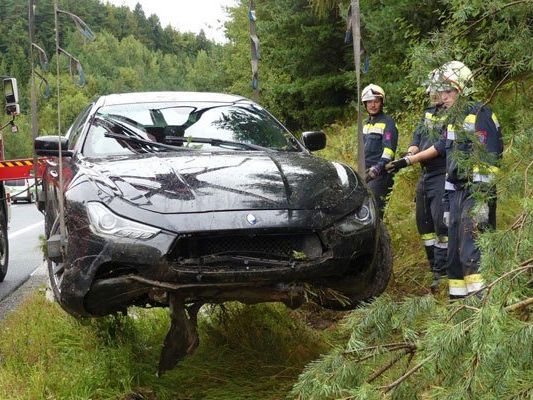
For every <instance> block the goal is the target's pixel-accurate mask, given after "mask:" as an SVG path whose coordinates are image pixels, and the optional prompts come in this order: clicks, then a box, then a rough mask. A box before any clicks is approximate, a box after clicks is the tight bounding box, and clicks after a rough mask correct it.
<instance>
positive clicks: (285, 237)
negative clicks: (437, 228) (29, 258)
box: [35, 92, 391, 316]
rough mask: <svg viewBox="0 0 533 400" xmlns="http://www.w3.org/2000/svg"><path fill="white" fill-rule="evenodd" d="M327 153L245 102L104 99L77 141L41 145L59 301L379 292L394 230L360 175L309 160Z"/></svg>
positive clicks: (99, 307) (105, 310) (321, 297)
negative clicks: (61, 209)
mask: <svg viewBox="0 0 533 400" xmlns="http://www.w3.org/2000/svg"><path fill="white" fill-rule="evenodd" d="M324 145H325V136H324V134H323V133H321V132H307V133H304V134H303V143H300V142H299V141H298V140H297V139H295V138H294V136H292V135H291V134H290V133H289V132H288V131H287V130H286V129H285V128H284V127H283V126H282V125H281V124H280V123H279V122H278V121H277V120H276V119H275V118H274V117H272V116H271V115H270V114H269V113H268V112H267V111H266V110H264V109H263V108H261V107H260V106H258V105H257V104H255V103H253V102H251V101H250V100H247V99H245V98H242V97H238V96H230V95H222V94H208V93H183V92H165V93H132V94H120V95H109V96H104V97H101V98H99V99H98V100H97V101H96V102H94V103H93V104H91V105H90V106H89V107H87V108H86V109H85V110H84V111H83V112H82V113H81V114H80V115H79V117H78V119H77V120H76V121H75V122H74V124H73V125H72V126H71V128H70V129H69V131H68V133H67V135H66V137H63V138H61V139H59V138H58V137H40V138H38V139H37V140H36V142H35V147H36V151H37V153H38V154H40V155H48V156H49V160H48V162H47V167H46V172H45V174H44V178H43V192H44V196H43V197H42V199H41V202H40V204H39V207H40V208H41V209H42V210H43V212H44V213H45V231H46V237H47V239H48V265H49V272H50V278H51V285H52V289H53V291H54V294H55V296H56V298H57V300H58V301H59V303H60V304H61V305H62V306H63V307H64V308H65V309H66V310H67V311H69V312H70V313H72V314H75V315H81V316H101V315H106V314H110V313H114V312H117V311H121V310H124V309H126V308H127V307H129V306H131V305H138V306H146V305H151V306H165V305H167V304H168V294H169V293H179V294H180V296H181V298H183V301H184V302H185V303H186V304H189V303H206V302H212V303H220V302H224V301H230V300H238V301H241V302H245V303H255V302H264V301H282V302H284V303H286V304H287V305H289V306H298V305H299V304H301V302H302V301H304V300H309V299H311V300H314V301H316V302H318V303H319V304H321V305H323V306H325V307H329V308H336V309H346V308H352V307H353V306H354V305H356V304H357V303H358V302H360V301H361V300H367V299H370V298H372V297H374V296H376V295H378V294H380V293H381V292H382V291H383V290H384V288H385V286H386V284H387V281H388V279H389V276H390V270H391V255H390V247H389V240H388V236H387V233H386V231H385V230H384V228H383V226H382V224H381V222H380V221H379V219H378V217H377V216H376V212H375V210H374V205H373V200H372V198H371V197H370V195H369V193H368V190H367V188H366V186H365V185H364V184H363V183H362V180H361V178H360V177H359V176H358V175H357V173H355V172H354V171H353V170H352V169H351V168H350V167H349V166H346V165H344V164H341V163H336V162H331V161H326V160H324V159H321V158H319V157H316V156H313V155H312V154H311V153H310V151H311V150H317V149H320V148H322V147H323V146H324ZM60 146H61V152H62V160H63V161H62V162H63V168H62V170H61V171H60V170H59V161H58V158H57V156H58V155H59V149H60ZM60 175H62V177H61V176H60ZM60 178H61V179H60ZM61 181H62V182H63V188H64V190H63V191H60V190H59V187H60V182H61ZM61 200H62V201H63V203H64V209H65V213H64V214H65V219H64V221H65V224H64V234H63V235H61V223H60V222H61V221H60V212H59V203H60V201H61Z"/></svg>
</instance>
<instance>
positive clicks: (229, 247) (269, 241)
mask: <svg viewBox="0 0 533 400" xmlns="http://www.w3.org/2000/svg"><path fill="white" fill-rule="evenodd" d="M322 254H323V249H322V244H321V242H320V239H319V237H318V235H316V234H314V233H313V234H290V235H289V234H279V235H276V234H269V235H253V236H245V235H235V236H233V235H227V236H211V237H185V238H180V239H178V241H177V243H176V245H175V247H174V249H173V251H172V253H171V258H172V259H174V260H178V259H190V258H201V257H207V256H217V255H240V256H250V257H259V258H270V259H272V258H273V259H281V260H289V259H295V258H296V259H298V258H305V259H313V258H317V257H320V256H322Z"/></svg>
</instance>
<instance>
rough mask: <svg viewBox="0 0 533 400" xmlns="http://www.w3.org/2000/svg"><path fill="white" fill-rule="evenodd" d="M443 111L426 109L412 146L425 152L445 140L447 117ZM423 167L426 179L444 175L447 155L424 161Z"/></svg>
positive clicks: (433, 108) (436, 108)
mask: <svg viewBox="0 0 533 400" xmlns="http://www.w3.org/2000/svg"><path fill="white" fill-rule="evenodd" d="M442 111H443V110H442V108H440V107H435V106H433V107H429V108H426V109H425V111H424V118H423V119H422V120H421V121H420V123H419V124H418V126H417V128H416V130H415V131H414V133H413V139H412V140H411V144H410V146H417V147H418V148H419V149H420V151H423V150H426V149H429V148H430V147H431V146H433V145H435V144H437V143H438V142H439V141H440V140H443V139H444V138H445V135H446V129H445V127H446V124H445V119H446V117H445V115H443V113H442ZM421 165H422V171H423V173H424V178H426V179H427V178H431V177H433V176H436V175H443V174H445V173H446V155H445V154H440V153H439V156H438V157H435V158H432V159H430V160H426V161H422V162H421Z"/></svg>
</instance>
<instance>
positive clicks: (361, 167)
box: [350, 0, 365, 174]
mask: <svg viewBox="0 0 533 400" xmlns="http://www.w3.org/2000/svg"><path fill="white" fill-rule="evenodd" d="M350 8H351V16H350V18H351V27H352V36H353V51H354V62H355V78H356V80H357V95H356V99H357V171H358V172H359V173H360V174H362V173H363V172H364V171H365V152H364V150H365V145H364V142H363V119H362V116H361V101H360V100H359V96H360V95H361V12H360V7H359V0H351V5H350Z"/></svg>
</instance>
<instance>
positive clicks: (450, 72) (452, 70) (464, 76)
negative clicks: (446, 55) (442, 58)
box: [434, 61, 473, 92]
mask: <svg viewBox="0 0 533 400" xmlns="http://www.w3.org/2000/svg"><path fill="white" fill-rule="evenodd" d="M434 81H437V82H438V85H439V90H446V88H450V87H451V88H454V89H456V90H457V91H459V92H464V91H465V89H467V88H468V87H469V86H470V85H471V84H472V81H473V75H472V71H470V68H468V67H467V66H466V65H464V64H463V63H462V62H461V61H450V62H447V63H446V64H444V65H443V66H442V67H440V68H439V69H438V73H436V74H435V76H434Z"/></svg>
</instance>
